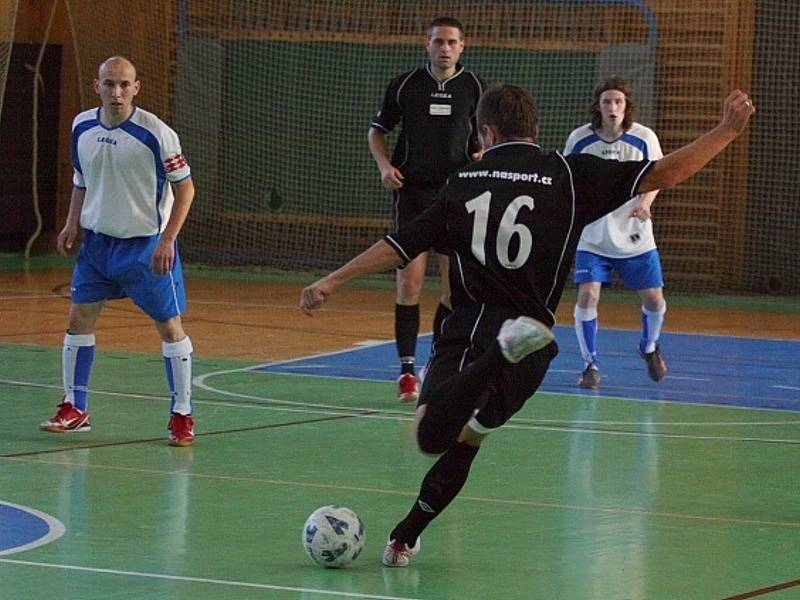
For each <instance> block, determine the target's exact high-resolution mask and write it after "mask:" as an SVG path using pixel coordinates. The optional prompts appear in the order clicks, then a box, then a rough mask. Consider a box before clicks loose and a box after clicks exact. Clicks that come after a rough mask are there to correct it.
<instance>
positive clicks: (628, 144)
mask: <svg viewBox="0 0 800 600" xmlns="http://www.w3.org/2000/svg"><path fill="white" fill-rule="evenodd" d="M581 153H584V154H594V155H595V156H599V157H600V158H605V159H612V160H619V161H629V160H646V159H649V160H658V159H659V158H661V157H662V156H663V154H662V153H661V145H660V144H659V143H658V137H656V134H655V133H654V132H653V130H652V129H649V128H647V127H645V126H644V125H640V124H639V123H634V124H633V125H632V126H631V128H630V129H629V130H628V131H626V132H625V133H624V134H622V135H621V136H620V137H618V138H617V139H616V140H613V141H611V142H607V141H605V140H603V139H601V138H600V136H598V135H597V133H595V131H594V129H592V125H591V123H587V124H586V125H583V126H582V127H578V129H576V130H575V131H573V132H572V133H571V134H570V135H569V137H568V138H567V143H566V146H565V148H564V154H581ZM640 199H641V197H640V196H636V197H634V198H631V199H630V200H628V202H626V203H625V204H623V205H622V206H621V207H619V208H618V209H617V210H615V211H614V212H612V213H609V214H607V215H606V216H605V217H602V218H600V219H598V220H597V221H594V222H593V223H590V224H589V225H587V226H586V227H584V228H583V233H582V234H581V239H580V242H578V250H586V251H588V252H593V253H595V254H599V255H601V256H607V257H609V258H629V257H631V256H638V255H640V254H644V253H645V252H649V251H650V250H653V249H655V247H656V240H655V238H654V237H653V222H652V221H651V220H650V219H647V220H646V221H640V220H639V219H637V218H635V217H631V216H630V215H631V211H632V210H633V207H634V206H636V204H637V203H638V202H639V201H640Z"/></svg>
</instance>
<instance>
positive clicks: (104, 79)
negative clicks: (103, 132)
mask: <svg viewBox="0 0 800 600" xmlns="http://www.w3.org/2000/svg"><path fill="white" fill-rule="evenodd" d="M140 87H141V84H140V83H139V80H138V79H136V67H134V66H133V63H132V62H131V61H129V60H128V59H127V58H125V57H124V56H112V57H110V58H107V59H106V60H104V61H103V63H102V64H101V65H100V68H99V69H98V71H97V79H95V80H94V90H95V92H97V94H98V95H99V96H100V99H101V100H102V102H103V110H102V112H101V119H102V121H103V123H104V124H105V125H107V126H109V127H114V126H116V125H119V124H120V123H121V122H123V121H125V120H126V119H128V118H129V117H130V116H131V114H133V99H134V97H135V96H136V94H138V93H139V88H140Z"/></svg>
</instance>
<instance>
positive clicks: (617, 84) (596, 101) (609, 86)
mask: <svg viewBox="0 0 800 600" xmlns="http://www.w3.org/2000/svg"><path fill="white" fill-rule="evenodd" d="M608 90H617V91H618V92H622V93H623V94H625V116H624V117H623V118H622V129H623V130H624V131H627V130H628V129H630V127H631V125H633V120H634V111H635V110H636V106H635V105H634V103H633V100H632V99H631V84H630V83H629V82H628V81H627V80H625V79H623V78H622V77H619V76H618V75H612V76H611V77H609V78H607V79H605V80H603V81H602V82H600V84H599V85H598V86H597V87H596V88H594V92H593V93H592V104H591V106H590V108H589V112H590V114H591V119H592V128H593V129H600V128H601V127H602V126H603V115H602V113H601V112H600V96H602V95H603V92H607V91H608Z"/></svg>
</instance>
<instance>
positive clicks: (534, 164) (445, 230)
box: [300, 85, 755, 567]
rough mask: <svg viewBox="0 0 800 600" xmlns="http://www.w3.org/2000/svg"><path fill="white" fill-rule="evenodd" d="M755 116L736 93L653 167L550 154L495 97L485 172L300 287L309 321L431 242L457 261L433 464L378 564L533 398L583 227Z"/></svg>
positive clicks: (482, 107) (706, 152) (675, 178)
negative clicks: (353, 286)
mask: <svg viewBox="0 0 800 600" xmlns="http://www.w3.org/2000/svg"><path fill="white" fill-rule="evenodd" d="M754 110H755V109H754V108H753V105H752V103H751V102H750V99H749V98H748V96H747V95H746V94H745V93H743V92H741V91H739V90H736V91H734V92H732V93H731V94H730V95H729V96H728V98H727V99H726V100H725V104H724V109H723V115H722V119H721V120H720V122H719V124H718V125H717V126H716V127H714V128H713V129H712V130H710V131H708V132H707V133H705V134H704V135H702V136H700V137H699V138H697V139H696V140H695V141H694V142H692V143H690V144H688V145H686V146H684V147H682V148H680V149H679V150H677V151H675V152H673V153H671V154H668V155H667V156H665V157H664V158H662V159H660V160H658V161H649V160H644V161H636V162H633V161H632V162H619V161H615V160H603V159H601V158H598V157H596V156H592V155H589V154H573V155H570V156H566V157H565V156H562V155H561V154H559V153H551V154H544V153H542V152H541V150H540V149H539V147H538V146H537V145H536V144H535V140H536V137H537V133H538V118H537V115H536V106H535V104H534V101H533V99H532V98H531V97H530V96H529V95H528V94H527V93H526V92H525V91H524V90H522V89H520V88H517V87H514V86H508V85H505V86H497V87H492V88H490V89H489V90H488V91H487V92H486V93H485V94H484V96H483V97H482V98H481V101H480V104H479V106H478V113H477V122H478V127H479V132H480V135H481V138H482V141H483V145H484V148H485V151H484V155H483V159H482V160H481V161H480V162H479V163H475V164H473V165H470V166H468V167H466V168H464V169H462V170H461V171H459V172H457V173H455V174H453V175H451V176H450V177H449V179H448V181H447V185H446V186H445V187H444V188H443V189H442V191H441V192H440V193H439V194H438V195H437V199H436V202H435V203H434V204H433V206H431V207H430V208H429V209H428V210H427V211H425V213H423V214H422V215H421V216H420V217H419V218H417V219H415V220H414V222H413V223H411V224H410V225H409V226H408V228H407V229H406V230H405V231H398V232H395V233H392V234H390V235H387V236H386V237H385V238H384V239H383V240H381V241H379V242H377V243H376V244H374V245H373V246H372V247H371V248H369V249H368V250H366V251H365V252H363V253H361V254H360V255H359V256H357V257H356V258H354V259H353V260H351V261H350V262H349V263H347V264H346V265H344V266H343V267H341V268H339V269H337V270H336V271H334V272H333V273H330V274H329V275H328V276H327V277H324V278H322V279H320V280H319V281H317V282H316V283H313V284H312V285H310V286H308V287H307V288H305V289H304V290H303V292H302V294H301V297H300V308H301V310H303V311H304V312H306V313H308V314H311V312H312V311H313V310H314V309H317V308H319V307H320V306H321V305H322V304H323V303H324V301H325V300H326V298H327V297H328V296H329V295H330V294H331V293H333V292H334V291H335V290H336V289H337V288H338V287H339V286H340V285H341V284H343V283H345V282H346V281H349V280H350V279H353V278H354V277H358V276H360V275H363V274H366V273H370V272H376V271H381V270H384V269H387V268H390V267H391V266H395V265H399V264H405V263H407V262H409V261H410V260H412V259H413V258H414V257H415V256H416V255H418V254H419V253H420V252H424V251H425V250H426V249H427V248H428V247H429V246H430V244H432V243H433V242H434V241H435V240H439V239H444V240H445V242H446V243H447V244H448V246H449V247H450V248H451V251H452V254H451V257H452V260H451V265H450V276H451V281H452V282H453V291H452V301H453V314H452V315H451V316H450V317H449V318H448V319H447V321H446V322H445V324H444V327H443V329H442V333H441V336H440V338H439V341H438V343H437V345H436V348H435V351H434V355H433V357H432V360H431V363H430V366H429V369H428V374H427V375H426V377H425V381H424V384H423V386H422V392H421V395H420V398H419V401H418V404H417V411H416V415H415V424H416V436H417V443H418V444H419V447H420V449H421V450H422V451H423V452H426V453H432V454H441V456H440V457H439V459H438V460H437V462H436V463H435V464H434V465H433V466H432V467H431V469H430V470H429V471H428V473H427V474H426V476H425V478H424V479H423V481H422V485H421V487H420V492H419V496H418V498H417V500H416V502H415V503H414V505H413V507H412V508H411V510H410V511H409V513H408V514H407V515H406V517H405V518H404V519H403V520H402V521H400V523H398V525H397V526H396V527H395V528H394V529H393V530H392V532H391V533H390V535H389V543H388V544H387V546H386V548H385V549H384V553H383V564H384V565H386V566H392V567H405V566H407V565H408V564H409V560H410V559H411V557H412V556H413V555H414V554H415V553H416V552H417V550H419V544H420V542H419V536H420V534H421V532H422V530H423V529H425V527H426V526H427V525H428V524H429V523H430V522H431V521H432V520H433V519H434V518H435V517H436V516H438V515H439V514H441V512H442V510H444V509H445V507H446V506H447V505H448V504H449V503H450V502H451V501H452V500H453V499H454V498H455V497H456V495H457V494H458V492H459V491H460V490H461V488H462V487H463V485H464V483H465V482H466V480H467V476H468V474H469V469H470V466H471V464H472V461H473V459H474V458H475V455H476V454H477V453H478V450H479V448H480V445H481V442H482V441H483V439H484V438H485V437H486V435H487V434H488V433H490V432H491V431H493V430H495V429H497V428H498V427H500V426H501V425H503V424H504V423H505V422H506V421H508V419H509V418H510V417H511V416H512V415H513V414H514V413H515V412H517V411H518V410H519V409H520V408H521V407H522V405H523V404H524V403H525V401H526V400H527V398H529V397H530V396H531V395H532V394H533V393H534V392H535V391H536V389H537V388H538V386H539V384H540V383H541V381H542V379H543V378H544V375H545V373H546V371H547V368H548V366H549V364H550V361H551V360H552V359H553V357H554V356H555V355H556V354H557V352H558V348H557V346H556V344H555V342H554V341H553V335H552V333H551V331H550V328H551V327H552V326H553V323H554V320H555V317H554V315H555V312H556V307H557V305H558V302H559V299H560V297H561V292H562V291H563V288H564V284H565V280H566V277H567V274H568V272H569V270H570V265H571V263H572V259H573V256H574V255H575V247H576V245H577V243H578V239H579V238H580V235H581V232H582V230H583V227H584V226H585V225H587V224H588V223H590V222H592V221H594V220H596V219H597V218H599V217H601V216H602V215H604V214H606V213H608V212H611V211H612V210H614V209H615V208H616V207H618V206H621V205H622V204H624V203H625V202H626V201H627V200H629V199H630V198H632V197H633V196H636V195H638V194H641V193H644V192H647V191H650V190H657V189H666V188H669V187H672V186H674V185H676V184H678V183H680V182H681V181H683V180H685V179H687V178H688V177H690V176H691V175H693V174H694V173H696V172H697V171H699V170H700V169H702V168H703V166H705V165H706V164H707V163H708V162H709V161H710V160H711V159H712V158H714V156H716V155H717V154H719V153H720V152H721V151H722V150H723V149H724V148H725V147H726V146H727V145H728V144H730V143H731V142H732V141H733V140H734V139H735V138H736V137H737V136H738V135H739V134H740V133H741V132H742V131H743V130H744V129H745V126H746V125H747V122H748V120H749V118H750V116H751V115H752V114H753V112H754Z"/></svg>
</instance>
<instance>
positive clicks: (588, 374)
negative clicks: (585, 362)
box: [578, 363, 600, 390]
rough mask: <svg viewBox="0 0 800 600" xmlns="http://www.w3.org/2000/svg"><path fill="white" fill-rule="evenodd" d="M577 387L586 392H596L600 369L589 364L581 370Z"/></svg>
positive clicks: (598, 384)
mask: <svg viewBox="0 0 800 600" xmlns="http://www.w3.org/2000/svg"><path fill="white" fill-rule="evenodd" d="M578 387H582V388H585V389H587V390H596V389H597V388H599V387H600V369H598V368H597V365H596V364H594V363H591V364H590V365H589V366H588V367H586V368H585V369H584V370H583V373H581V378H580V379H578Z"/></svg>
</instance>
